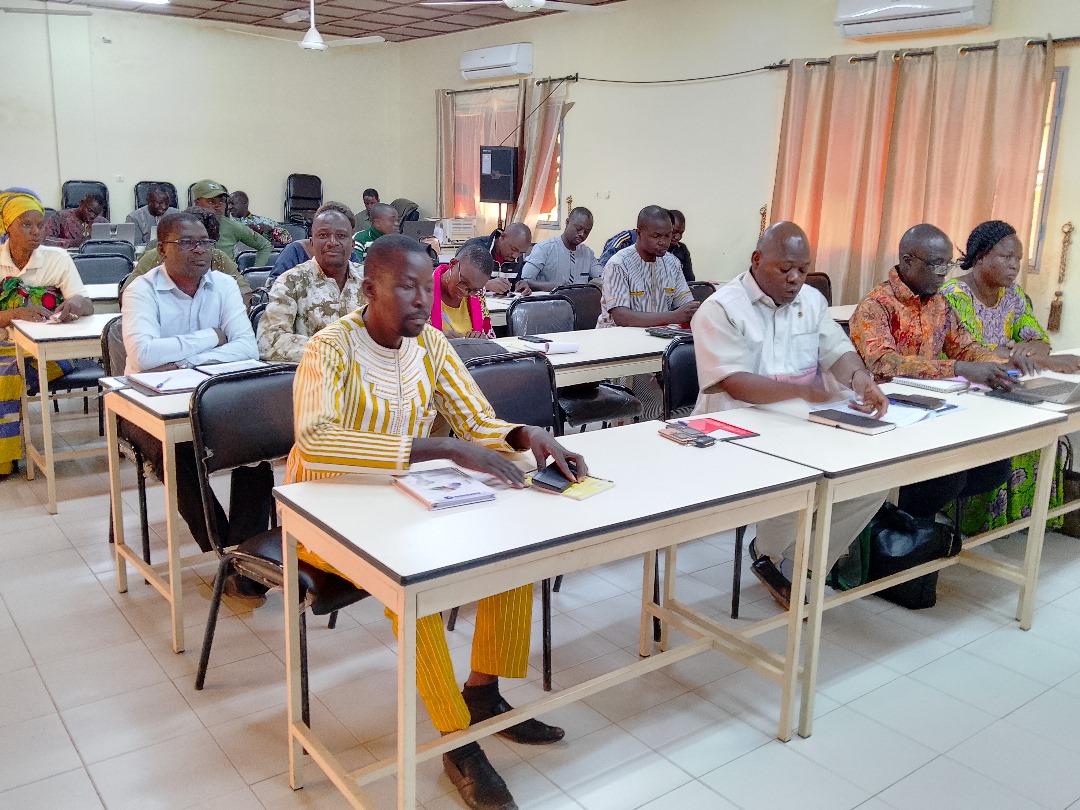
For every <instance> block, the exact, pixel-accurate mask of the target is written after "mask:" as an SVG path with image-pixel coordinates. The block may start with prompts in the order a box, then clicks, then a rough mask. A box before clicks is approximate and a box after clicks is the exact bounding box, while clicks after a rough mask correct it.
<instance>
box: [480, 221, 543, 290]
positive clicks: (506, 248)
mask: <svg viewBox="0 0 1080 810" xmlns="http://www.w3.org/2000/svg"><path fill="white" fill-rule="evenodd" d="M481 238H484V239H485V241H486V242H487V248H488V252H489V253H490V254H491V258H493V259H494V260H495V269H494V271H493V272H492V276H491V281H489V282H488V283H487V285H485V287H484V289H485V290H488V291H489V292H493V293H496V294H498V295H504V294H505V293H508V292H510V281H509V280H508V279H507V278H504V275H507V276H511V277H512V276H520V275H521V269H522V265H523V264H524V257H525V254H526V253H528V252H529V247H530V246H531V245H532V231H531V230H529V226H528V225H526V224H525V223H524V222H512V223H510V224H509V225H507V226H506V230H502V229H501V228H496V229H495V230H493V231H492V232H491V233H490V234H489V235H488V236H487V237H481ZM524 289H525V288H524V286H522V287H521V290H520V291H522V292H524Z"/></svg>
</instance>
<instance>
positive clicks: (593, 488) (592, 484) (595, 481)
mask: <svg viewBox="0 0 1080 810" xmlns="http://www.w3.org/2000/svg"><path fill="white" fill-rule="evenodd" d="M525 483H526V484H528V485H531V484H532V476H531V475H527V476H525ZM613 486H615V482H614V481H608V480H607V479H606V478H595V477H594V476H591V475H587V476H585V480H584V481H579V482H578V483H576V484H571V485H570V486H568V487H567V488H566V489H564V490H563V491H562V492H555V491H553V490H550V489H546V488H544V487H541V486H535V487H533V489H535V490H538V491H539V492H546V493H548V494H549V495H565V496H566V497H567V498H573V499H574V500H575V501H583V500H585V499H586V498H591V497H592V496H593V495H598V494H599V493H601V492H604V491H605V490H608V489H611V488H612V487H613Z"/></svg>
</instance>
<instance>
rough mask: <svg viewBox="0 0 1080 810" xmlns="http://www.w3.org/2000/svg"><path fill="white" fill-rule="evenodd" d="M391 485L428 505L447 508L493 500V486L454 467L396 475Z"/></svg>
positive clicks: (435, 507)
mask: <svg viewBox="0 0 1080 810" xmlns="http://www.w3.org/2000/svg"><path fill="white" fill-rule="evenodd" d="M394 486H395V487H397V488H398V489H400V490H401V491H402V492H404V493H405V494H406V495H409V496H410V497H413V498H415V499H416V500H418V501H420V503H422V504H424V506H426V507H427V508H428V509H447V508H449V507H451V506H466V505H468V504H470V503H482V502H484V501H493V500H495V490H493V489H492V488H491V487H489V486H488V485H487V484H483V483H481V482H480V481H477V480H476V479H475V478H473V477H472V476H470V475H466V474H465V473H463V472H462V471H461V470H459V469H457V468H455V467H440V468H438V469H435V470H425V471H424V472H415V473H409V474H408V475H402V476H399V477H395V478H394Z"/></svg>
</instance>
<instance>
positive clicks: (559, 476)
mask: <svg viewBox="0 0 1080 810" xmlns="http://www.w3.org/2000/svg"><path fill="white" fill-rule="evenodd" d="M568 463H569V466H570V471H571V472H575V473H576V472H577V469H576V468H575V467H574V464H573V462H568ZM574 483H575V482H573V481H571V480H570V479H569V478H567V477H566V476H565V475H563V472H562V470H560V469H559V465H558V464H556V463H555V462H554V461H553V462H551V463H550V464H548V465H547V466H546V467H544V469H542V470H539V471H538V472H537V473H536V474H535V475H534V476H533V477H532V485H533V486H534V487H539V488H542V489H547V490H551V491H552V492H563V491H565V490H567V489H569V488H570V486H571V485H572V484H574Z"/></svg>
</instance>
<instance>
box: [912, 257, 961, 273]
mask: <svg viewBox="0 0 1080 810" xmlns="http://www.w3.org/2000/svg"><path fill="white" fill-rule="evenodd" d="M904 255H906V256H908V257H910V258H912V259H918V260H919V261H920V262H922V263H923V264H925V265H926V266H927V267H929V268H930V269H931V270H932V271H934V272H935V273H948V272H950V271H952V270H955V269H956V268H957V267H959V266H960V262H958V261H951V262H934V263H933V264H931V263H930V262H928V261H927V260H926V259H924V258H923V257H922V256H916V255H915V254H914V253H906V254H904Z"/></svg>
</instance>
